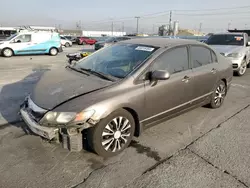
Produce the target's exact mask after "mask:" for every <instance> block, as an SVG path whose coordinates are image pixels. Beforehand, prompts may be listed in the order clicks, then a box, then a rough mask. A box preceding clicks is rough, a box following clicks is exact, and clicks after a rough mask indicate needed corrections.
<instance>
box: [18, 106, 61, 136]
mask: <svg viewBox="0 0 250 188" xmlns="http://www.w3.org/2000/svg"><path fill="white" fill-rule="evenodd" d="M20 113H21V117H22V119H23V121H24V122H25V123H26V124H27V126H28V127H29V128H30V129H31V131H32V132H34V133H35V134H37V135H39V136H42V137H44V138H47V139H49V140H51V139H53V138H55V137H56V136H57V134H58V130H59V129H58V128H50V127H43V126H41V125H39V124H38V123H36V122H35V121H34V120H33V119H31V118H30V116H29V114H28V112H26V111H25V109H24V108H22V109H21V110H20Z"/></svg>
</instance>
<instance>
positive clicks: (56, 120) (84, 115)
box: [41, 110, 95, 125]
mask: <svg viewBox="0 0 250 188" xmlns="http://www.w3.org/2000/svg"><path fill="white" fill-rule="evenodd" d="M94 113H95V111H94V110H88V111H82V112H80V113H75V112H53V111H50V112H48V113H46V114H45V116H44V117H43V118H42V120H41V123H42V124H55V125H56V124H68V123H72V124H74V123H79V122H81V123H82V122H86V121H87V120H88V119H89V118H91V117H92V116H93V115H94Z"/></svg>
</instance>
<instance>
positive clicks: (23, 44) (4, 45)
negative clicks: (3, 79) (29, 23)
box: [0, 31, 62, 57]
mask: <svg viewBox="0 0 250 188" xmlns="http://www.w3.org/2000/svg"><path fill="white" fill-rule="evenodd" d="M58 52H62V45H61V42H60V36H59V34H58V33H56V32H50V31H27V32H26V31H25V32H18V33H16V34H14V35H11V36H10V37H9V38H7V39H5V40H4V41H0V54H1V55H3V56H5V57H11V56H13V55H23V54H50V55H52V56H55V55H57V54H58Z"/></svg>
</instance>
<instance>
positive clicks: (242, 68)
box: [236, 59, 247, 76]
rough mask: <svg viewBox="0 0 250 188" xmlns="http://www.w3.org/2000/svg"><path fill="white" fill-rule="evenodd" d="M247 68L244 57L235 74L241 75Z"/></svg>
mask: <svg viewBox="0 0 250 188" xmlns="http://www.w3.org/2000/svg"><path fill="white" fill-rule="evenodd" d="M246 70H247V61H246V59H244V60H243V61H242V62H241V65H240V68H239V70H238V71H237V72H236V75H237V76H243V75H244V74H245V72H246Z"/></svg>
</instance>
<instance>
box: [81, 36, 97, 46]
mask: <svg viewBox="0 0 250 188" xmlns="http://www.w3.org/2000/svg"><path fill="white" fill-rule="evenodd" d="M76 43H77V44H79V45H84V44H90V45H93V44H95V43H96V40H95V39H93V38H90V37H77V38H76Z"/></svg>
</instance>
